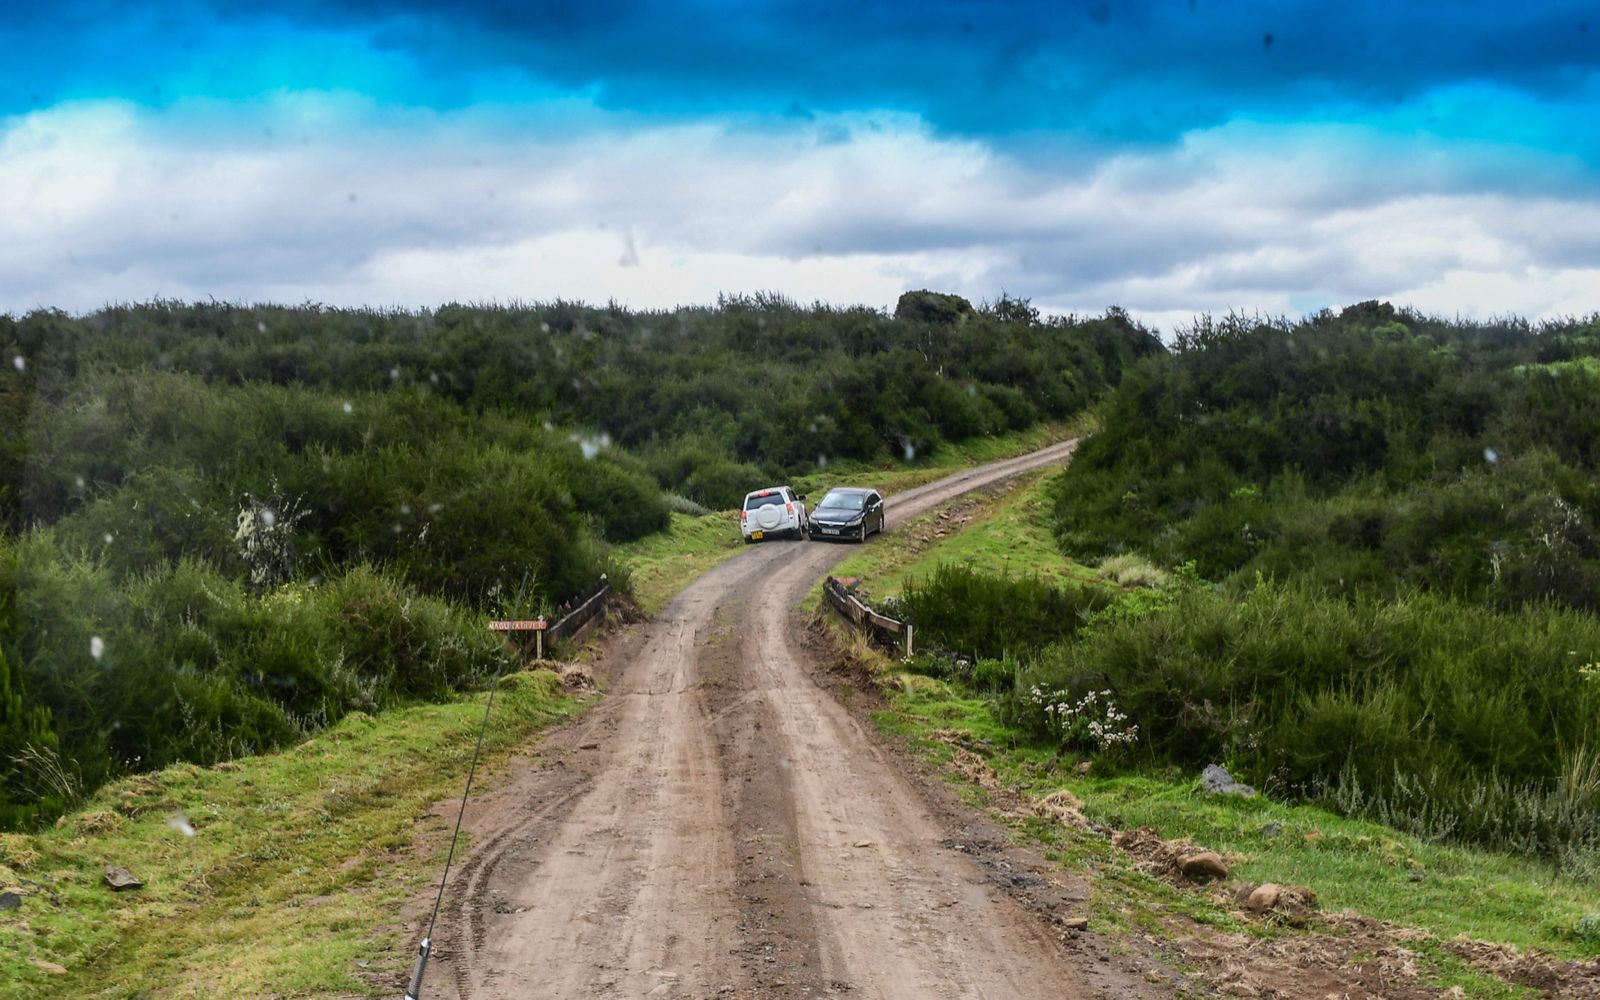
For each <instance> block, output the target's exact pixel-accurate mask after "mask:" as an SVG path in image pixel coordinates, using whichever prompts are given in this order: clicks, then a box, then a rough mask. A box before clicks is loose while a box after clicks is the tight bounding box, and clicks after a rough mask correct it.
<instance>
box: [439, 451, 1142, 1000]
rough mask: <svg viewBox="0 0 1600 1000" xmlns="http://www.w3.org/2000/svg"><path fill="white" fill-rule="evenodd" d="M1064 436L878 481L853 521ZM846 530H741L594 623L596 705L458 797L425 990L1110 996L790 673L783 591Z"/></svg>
mask: <svg viewBox="0 0 1600 1000" xmlns="http://www.w3.org/2000/svg"><path fill="white" fill-rule="evenodd" d="M1071 448H1072V445H1071V443H1065V444H1061V445H1057V446H1054V447H1052V448H1049V449H1046V450H1044V451H1041V452H1036V453H1034V454H1032V455H1028V456H1024V457H1022V458H1017V459H1012V460H1009V461H1006V462H1000V463H996V464H994V465H990V466H986V467H983V468H980V469H975V470H971V471H968V472H965V473H962V474H960V475H957V476H954V477H951V478H949V479H945V480H941V481H939V482H936V483H932V484H930V485H927V486H924V487H920V488H918V489H915V490H911V491H908V492H906V493H902V494H899V495H897V496H894V497H891V498H890V499H889V502H888V513H889V525H890V529H891V530H890V532H888V533H886V534H885V536H884V537H883V538H882V539H875V540H874V541H873V543H872V544H880V545H893V544H896V541H895V536H894V534H893V531H892V529H893V527H894V525H895V524H896V523H897V522H900V521H903V520H904V519H906V518H908V517H911V516H914V515H916V514H918V513H920V512H922V511H925V510H927V509H929V508H930V507H933V506H935V505H936V504H939V503H941V502H943V501H945V500H948V499H950V498H951V497H954V496H956V495H958V494H960V493H962V492H964V491H967V490H971V489H975V488H978V487H980V486H984V485H987V484H990V483H993V482H996V481H998V480H1000V479H1004V478H1006V477H1009V476H1012V475H1015V474H1017V473H1020V472H1023V471H1026V470H1029V469H1032V468H1036V467H1038V466H1040V465H1045V464H1049V463H1058V462H1062V461H1064V460H1065V459H1066V458H1067V456H1068V455H1069V454H1070V453H1071ZM850 551H852V550H851V548H850V547H849V546H842V545H840V546H835V545H822V544H802V543H797V542H773V543H766V544H762V545H758V546H754V547H752V548H751V549H750V550H749V551H747V552H745V553H741V554H740V555H739V556H738V557H736V558H734V559H731V560H729V561H728V562H726V563H724V564H723V565H721V566H720V567H718V568H717V569H715V570H713V571H712V572H711V573H708V574H707V575H705V576H704V577H701V578H700V579H698V580H696V581H695V582H694V583H692V584H690V585H689V586H688V587H687V588H686V589H685V590H684V591H683V592H682V593H681V594H680V595H679V596H678V597H677V599H676V600H674V601H673V602H672V603H671V604H670V605H669V606H668V607H667V608H666V609H665V610H664V611H663V612H662V613H661V614H660V615H659V616H658V617H657V618H656V620H655V621H653V622H651V623H649V624H647V625H644V626H640V627H638V628H636V629H634V630H632V632H631V633H630V634H629V635H628V636H626V637H624V638H622V639H620V640H617V641H615V642H614V643H613V646H612V648H611V649H610V650H608V653H607V660H608V665H609V670H608V676H609V682H608V683H609V686H608V691H607V695H606V698H605V700H604V701H603V703H602V704H601V705H599V706H598V707H597V708H596V709H595V710H594V711H593V712H591V713H590V714H589V715H588V716H586V717H585V718H584V719H582V720H581V721H579V722H578V723H576V724H574V725H573V726H571V727H568V728H566V729H564V730H562V731H560V732H557V733H555V734H553V735H552V736H551V737H550V738H549V740H547V741H546V743H545V745H544V746H543V747H542V748H541V751H540V754H539V755H538V756H537V757H536V758H531V759H528V760H525V761H523V762H522V765H521V766H519V767H517V768H514V769H513V771H512V773H510V774H508V775H507V776H506V777H505V778H503V779H502V780H501V781H500V782H498V784H497V785H496V786H495V787H493V788H492V789H491V790H490V791H489V792H487V793H486V794H484V795H482V796H480V797H478V798H477V799H476V800H475V801H474V802H473V804H472V806H471V807H470V809H469V813H468V829H469V830H470V831H471V833H472V836H473V844H474V849H473V851H472V852H471V854H470V855H469V857H468V858H467V860H466V863H465V864H464V865H463V867H462V868H461V869H460V870H459V875H456V876H452V883H453V885H452V888H451V891H450V893H449V896H450V899H451V903H450V906H449V908H448V909H447V911H446V912H445V913H444V914H443V915H442V916H441V919H440V929H439V931H438V932H437V933H436V939H437V940H436V949H437V950H436V952H435V956H436V957H435V963H434V965H433V966H432V968H431V969H430V977H429V984H428V990H427V993H426V995H428V996H430V997H434V996H450V995H452V991H454V995H455V996H457V997H470V998H474V1000H495V998H511V997H541V998H542V997H551V998H564V997H722V996H726V997H818V996H828V995H834V994H845V993H848V994H849V995H851V996H855V997H871V998H907V1000H926V998H932V997H988V998H1035V997H1038V998H1043V997H1076V996H1124V995H1129V993H1130V991H1131V989H1132V984H1131V983H1130V982H1127V981H1124V980H1120V979H1119V977H1118V976H1117V975H1116V974H1114V973H1110V972H1107V971H1106V966H1105V965H1104V963H1095V962H1092V961H1089V960H1088V959H1087V958H1086V957H1085V956H1084V955H1082V954H1080V953H1076V952H1075V951H1074V950H1073V949H1072V948H1071V947H1070V946H1069V945H1064V944H1063V942H1062V940H1061V936H1060V935H1059V934H1058V933H1056V932H1055V931H1054V930H1053V929H1052V928H1051V927H1050V926H1049V924H1048V923H1047V922H1046V921H1045V920H1042V919H1041V918H1040V917H1038V916H1037V915H1035V914H1034V913H1031V912H1029V911H1028V910H1026V909H1025V908H1024V907H1022V906H1021V905H1019V904H1018V903H1017V902H1016V901H1015V900H1014V899H1013V898H1011V896H1010V895H1009V894H1008V893H1006V892H1004V891H1002V890H1001V889H1000V888H997V884H996V879H995V878H994V872H993V870H992V868H991V869H985V868H984V867H982V866H981V865H980V864H979V863H978V862H977V861H975V860H974V859H973V858H972V857H971V856H970V854H968V853H962V852H961V851H959V850H956V849H952V847H951V846H947V845H950V844H951V843H952V840H951V837H952V833H953V830H952V825H953V823H954V824H955V825H959V821H954V820H952V818H951V815H950V814H949V813H948V811H947V810H946V811H944V812H941V811H940V810H936V809H934V808H932V807H931V806H930V805H929V802H928V799H927V798H926V797H925V796H924V795H923V794H922V793H921V792H920V791H919V789H918V788H917V787H916V783H915V782H914V781H912V780H910V779H908V778H907V777H906V776H905V775H904V774H903V772H902V769H901V768H899V767H898V766H897V765H896V763H895V761H894V760H893V759H891V757H890V756H889V755H888V754H886V752H885V751H883V750H882V749H880V748H879V747H878V746H877V745H876V744H875V743H874V741H873V739H872V738H871V736H870V735H869V734H868V733H866V732H865V731H864V730H863V728H862V726H861V725H860V724H859V723H858V722H857V720H856V719H855V718H854V717H852V716H851V714H850V713H849V711H848V710H847V709H846V708H844V707H843V706H841V705H840V704H839V703H838V702H837V701H836V700H835V699H834V698H833V697H832V696H831V695H830V694H829V693H828V692H827V691H825V690H823V689H822V688H820V687H819V686H818V685H817V684H816V683H814V682H813V681H812V680H811V677H810V673H809V670H808V668H809V667H810V666H811V664H810V663H809V661H808V659H807V657H808V655H809V653H808V652H807V650H806V648H805V647H804V645H803V643H802V641H801V638H800V629H799V616H798V611H797V608H798V605H799V604H800V602H801V600H802V599H803V597H804V596H805V594H806V593H807V591H808V590H809V589H810V588H811V587H812V586H814V585H815V584H816V582H817V580H818V579H820V578H821V576H822V575H823V574H824V573H825V572H826V571H827V569H828V567H829V566H830V565H832V564H833V563H834V562H836V561H838V560H839V559H840V558H842V557H843V556H845V555H846V554H848V553H849V552H850Z"/></svg>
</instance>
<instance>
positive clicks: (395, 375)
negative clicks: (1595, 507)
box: [389, 368, 400, 379]
mask: <svg viewBox="0 0 1600 1000" xmlns="http://www.w3.org/2000/svg"><path fill="white" fill-rule="evenodd" d="M389 377H390V378H391V379H398V378H399V377H400V369H398V368H391V369H389Z"/></svg>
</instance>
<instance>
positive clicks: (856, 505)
mask: <svg viewBox="0 0 1600 1000" xmlns="http://www.w3.org/2000/svg"><path fill="white" fill-rule="evenodd" d="M865 505H866V497H864V496H862V495H861V494H860V493H829V494H828V495H827V496H825V497H823V498H822V502H821V503H820V504H818V505H817V509H818V510H821V509H823V508H824V507H826V508H828V509H829V510H860V509H861V508H862V507H863V506H865Z"/></svg>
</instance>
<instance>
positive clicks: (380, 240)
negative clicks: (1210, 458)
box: [0, 0, 1600, 329]
mask: <svg viewBox="0 0 1600 1000" xmlns="http://www.w3.org/2000/svg"><path fill="white" fill-rule="evenodd" d="M0 46H3V47H4V51H6V52H7V54H8V65H7V67H6V68H5V69H4V70H3V71H0V208H3V209H4V210H3V211H0V310H3V311H12V312H21V311H26V310H28V309H31V308H34V307H37V306H57V307H61V308H66V309H69V310H74V311H78V310H87V309H92V308H95V307H97V306H99V305H101V304H103V303H105V302H110V301H123V300H130V299H147V298H150V297H153V296H157V295H160V296H166V297H177V298H206V297H214V298H218V299H228V300H234V301H265V300H271V301H288V302H299V301H306V300H311V301H320V302H327V303H338V304H349V305H374V306H390V305H432V304H437V303H439V302H443V301H450V300H464V301H465V300H472V301H491V300H496V301H509V300H524V301H526V300H535V299H549V298H555V297H558V296H559V297H566V298H584V299H589V300H591V301H604V300H606V299H611V298H615V299H617V300H619V301H622V302H626V303H628V304H631V305H636V306H641V307H662V306H670V305H674V304H678V303H689V302H705V301H708V300H710V299H713V298H715V296H716V295H717V293H719V292H729V293H738V292H752V291H756V290H774V291H779V292H782V293H784V294H787V295H790V296H791V297H794V298H798V299H801V300H811V299H822V300H826V301H832V302H839V303H858V302H861V303H866V304H869V305H873V306H887V305H890V304H892V302H893V300H894V298H895V296H896V295H898V293H899V292H900V291H902V290H904V289H906V288H912V287H924V286H929V287H935V288H940V289H945V290H951V291H958V292H961V293H963V294H966V295H968V296H970V297H973V298H974V299H983V298H992V297H993V296H995V295H997V294H998V293H1000V292H1001V291H1006V292H1008V293H1010V294H1013V295H1023V296H1028V297H1030V298H1032V299H1033V300H1034V302H1035V303H1036V304H1038V305H1040V306H1042V307H1044V308H1046V309H1047V310H1051V311H1058V312H1068V311H1079V312H1098V311H1100V310H1101V309H1103V308H1104V307H1105V306H1107V305H1111V304H1118V305H1122V306H1124V307H1126V308H1128V309H1129V310H1130V311H1132V312H1134V313H1135V314H1137V315H1141V316H1143V317H1145V318H1147V319H1149V320H1150V321H1151V322H1152V323H1155V324H1157V325H1159V326H1162V327H1163V328H1165V329H1170V328H1171V327H1172V326H1173V325H1175V324H1177V323H1181V322H1183V321H1184V320H1185V318H1187V317H1190V316H1193V315H1194V314H1196V313H1199V312H1217V311H1222V310H1227V309H1242V310H1262V311H1266V312H1273V313H1289V314H1291V315H1293V314H1296V313H1299V312H1303V311H1308V310H1312V309H1317V308H1322V307H1324V306H1335V307H1336V306H1338V305H1341V304H1344V303H1347V302H1351V301H1356V300H1359V299H1365V298H1373V297H1381V298H1389V299H1392V300H1394V301H1396V302H1400V303H1405V304H1410V305H1414V306H1416V307H1418V308H1421V309H1424V310H1427V311H1432V312H1441V313H1446V314H1455V313H1461V314H1465V315H1480V316H1481V315H1493V314H1500V313H1510V312H1514V313H1519V314H1522V315H1528V316H1532V317H1540V316H1554V315H1564V314H1570V313H1579V314H1587V313H1590V312H1593V311H1594V310H1596V309H1600V236H1597V234H1600V183H1597V182H1600V127H1596V123H1600V4H1597V3H1594V2H1589V3H1524V4H1520V5H1510V4H1504V3H1482V2H1465V3H1451V4H1443V3H1415V4H1405V5H1400V4H1393V3H1370V2H1366V0H1350V2H1346V3H1342V4H1338V5H1329V4H1321V3H1319V4H1312V3H1288V2H1260V3H1228V4H1222V3H1215V2H1207V0H1191V2H1184V0H1178V2H1175V3H1154V2H1150V3H1134V2H1116V0H1092V2H1087V3H994V2H989V3H966V2H937V0H934V2H926V3H920V4H905V5H890V4H878V3H870V2H867V3H863V2H852V3H826V2H822V3H816V2H813V3H804V4H802V3H749V2H747V3H738V4H736V3H674V4H646V3H626V2H617V0H595V2H568V3H534V4H520V3H512V2H493V3H478V4H471V3H468V4H454V3H451V4H445V3H432V2H416V0H411V2H399V3H382V4H379V3H366V2H354V0H352V2H343V3H338V2H335V3H322V2H319V3H310V2H307V3H293V4H281V5H276V6H273V7H271V8H265V9H264V8H259V7H257V6H256V5H248V4H242V3H218V2H190V3H172V4H152V5H126V4H108V3H90V2H67V3H27V2H25V3H23V4H21V5H20V6H19V5H16V4H13V5H11V6H10V7H9V8H8V9H7V12H6V13H4V14H0Z"/></svg>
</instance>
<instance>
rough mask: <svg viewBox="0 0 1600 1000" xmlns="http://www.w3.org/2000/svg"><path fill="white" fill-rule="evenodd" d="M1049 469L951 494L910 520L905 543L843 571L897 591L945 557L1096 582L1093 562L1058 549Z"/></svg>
mask: <svg viewBox="0 0 1600 1000" xmlns="http://www.w3.org/2000/svg"><path fill="white" fill-rule="evenodd" d="M1049 475H1050V470H1041V471H1039V472H1033V473H1028V474H1027V475H1024V476H1021V477H1019V478H1017V479H1014V480H1011V481H1009V482H1007V483H1003V484H1001V485H1000V486H999V487H996V488H995V489H992V490H987V491H983V492H981V493H978V494H969V495H968V496H966V497H962V498H959V499H956V500H953V501H951V502H950V503H948V504H945V505H943V506H942V507H940V508H939V509H937V510H934V511H932V512H930V513H928V514H925V515H923V516H922V517H919V518H917V519H916V520H915V521H913V522H911V523H910V524H909V525H906V526H905V527H904V528H903V529H902V530H901V531H900V532H899V535H900V539H901V541H900V544H897V545H893V546H885V547H883V550H881V551H871V550H867V551H862V552H860V553H858V554H856V555H853V556H851V557H850V558H848V559H846V560H845V561H844V562H842V563H840V564H839V568H838V569H837V570H835V575H837V576H870V577H871V590H872V593H873V594H874V595H875V596H879V597H889V596H897V595H899V594H900V593H901V592H902V591H903V590H904V589H905V585H906V582H907V581H908V580H915V579H919V578H921V577H924V576H927V575H928V574H929V573H931V572H932V571H933V569H934V567H935V566H937V565H938V564H939V563H941V562H949V563H957V564H960V565H964V566H970V567H971V568H972V569H974V570H976V571H978V572H980V573H993V574H999V575H1005V574H1013V573H1030V574H1033V575H1036V576H1041V577H1044V578H1045V579H1047V580H1050V581H1067V580H1072V581H1091V580H1096V579H1098V575H1097V574H1096V573H1095V571H1094V570H1093V569H1090V568H1089V567H1086V566H1084V565H1082V564H1081V563H1078V562H1075V561H1074V560H1072V559H1069V558H1067V557H1066V556H1064V555H1062V554H1061V553H1060V552H1059V551H1057V550H1056V547H1055V543H1054V541H1053V540H1052V538H1051V535H1050V502H1049V499H1048V498H1047V497H1045V495H1044V491H1043V489H1042V488H1041V487H1042V484H1043V481H1044V480H1045V478H1046V477H1048V476H1049Z"/></svg>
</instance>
